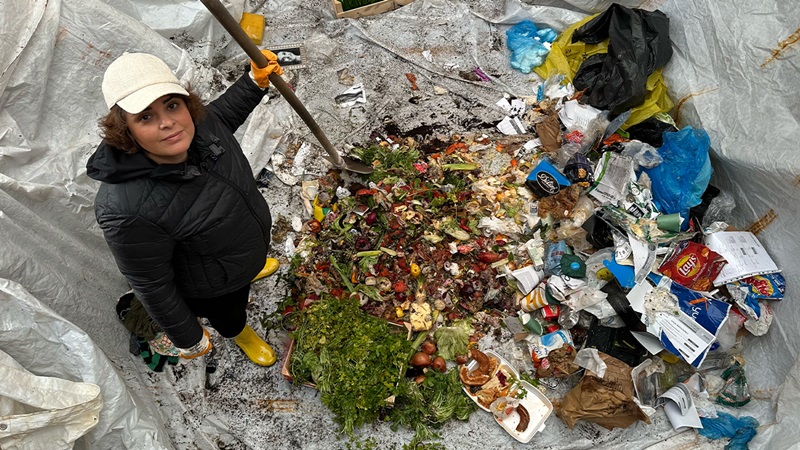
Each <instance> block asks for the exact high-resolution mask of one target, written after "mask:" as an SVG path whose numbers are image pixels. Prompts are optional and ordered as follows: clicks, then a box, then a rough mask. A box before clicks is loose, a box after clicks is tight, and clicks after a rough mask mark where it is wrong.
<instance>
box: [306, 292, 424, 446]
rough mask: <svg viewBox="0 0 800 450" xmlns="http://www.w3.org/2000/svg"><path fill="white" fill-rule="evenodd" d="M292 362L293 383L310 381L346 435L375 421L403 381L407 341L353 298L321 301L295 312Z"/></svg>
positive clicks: (408, 343)
mask: <svg viewBox="0 0 800 450" xmlns="http://www.w3.org/2000/svg"><path fill="white" fill-rule="evenodd" d="M299 315H300V317H299V320H298V327H297V329H296V330H295V331H294V332H293V333H292V337H293V338H294V340H295V343H294V344H295V345H294V349H293V351H292V358H291V373H292V376H293V377H294V380H295V382H297V383H304V382H312V383H314V384H316V388H317V390H318V391H319V392H320V398H321V400H322V403H323V404H324V405H325V406H327V407H328V409H330V410H331V411H332V412H333V413H334V415H335V420H336V421H337V423H338V424H339V425H340V426H341V429H342V431H344V432H345V433H347V434H348V435H351V436H352V434H353V430H354V429H355V428H357V427H360V426H362V425H364V424H366V423H370V422H373V421H375V420H377V419H378V418H379V417H380V415H381V412H382V410H384V408H385V406H386V399H387V398H389V397H390V396H391V395H393V394H394V391H395V386H396V385H397V383H398V381H399V380H400V379H401V378H402V376H403V375H404V372H405V368H406V361H407V359H408V355H409V352H410V346H411V343H410V342H408V341H406V340H405V335H404V334H403V333H397V332H396V331H394V330H392V326H391V325H389V324H388V323H387V322H385V321H383V320H381V319H378V318H375V317H372V316H369V315H367V314H365V313H364V312H363V311H362V310H361V309H360V308H359V305H358V302H357V301H356V300H355V299H348V300H338V299H335V298H330V297H325V298H323V299H322V300H319V301H317V302H315V303H314V304H312V305H311V306H310V307H309V308H307V309H305V310H303V311H301V312H299Z"/></svg>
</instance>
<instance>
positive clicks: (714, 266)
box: [658, 241, 727, 291]
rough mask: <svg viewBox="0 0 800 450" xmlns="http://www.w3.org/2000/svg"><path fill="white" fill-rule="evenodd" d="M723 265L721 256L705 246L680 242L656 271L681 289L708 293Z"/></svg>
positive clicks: (723, 259)
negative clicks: (681, 287)
mask: <svg viewBox="0 0 800 450" xmlns="http://www.w3.org/2000/svg"><path fill="white" fill-rule="evenodd" d="M725 264H727V261H725V258H723V257H722V255H720V254H719V253H717V252H715V251H713V250H711V249H710V248H708V247H706V246H705V245H703V244H698V243H696V242H692V241H681V242H679V243H678V245H677V246H676V247H675V249H674V250H673V251H672V253H671V254H670V255H669V256H668V257H667V258H666V259H665V260H664V263H663V264H661V267H659V269H658V270H659V271H660V272H661V273H662V274H663V275H665V276H667V277H669V278H671V279H672V280H673V281H675V282H676V283H678V284H680V285H681V286H683V287H686V288H689V289H692V290H695V291H708V290H709V288H711V286H712V282H713V281H714V278H716V277H717V275H719V273H720V271H721V270H722V268H723V267H724V266H725Z"/></svg>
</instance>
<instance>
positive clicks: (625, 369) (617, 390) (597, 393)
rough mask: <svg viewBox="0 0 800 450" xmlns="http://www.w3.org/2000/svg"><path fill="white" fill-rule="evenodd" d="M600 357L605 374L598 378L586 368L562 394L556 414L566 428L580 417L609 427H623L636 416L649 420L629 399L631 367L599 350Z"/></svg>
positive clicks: (631, 394) (571, 426)
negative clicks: (579, 377) (570, 388)
mask: <svg viewBox="0 0 800 450" xmlns="http://www.w3.org/2000/svg"><path fill="white" fill-rule="evenodd" d="M600 358H602V360H603V362H605V363H606V373H605V376H604V377H603V378H599V377H598V376H597V375H596V374H595V373H594V372H592V371H591V370H586V372H585V373H584V375H583V378H581V381H579V382H578V384H577V385H575V387H574V388H572V390H571V391H569V392H568V393H567V395H566V396H565V397H564V400H563V401H562V402H561V406H560V407H559V408H557V409H556V415H557V416H558V417H560V418H561V420H563V421H564V423H566V424H567V426H568V427H569V428H570V429H572V428H574V427H575V423H576V422H577V421H578V420H581V419H583V420H586V421H589V422H594V423H596V424H598V425H600V426H602V427H605V428H607V429H609V430H610V429H612V428H614V427H619V428H626V427H627V426H629V425H630V424H632V423H634V422H636V421H637V420H641V421H643V422H645V423H650V418H649V417H647V414H645V413H644V411H642V409H641V408H639V405H637V404H636V402H634V400H633V393H634V389H633V379H632V378H631V367H630V366H629V365H627V364H625V363H624V362H622V361H620V360H618V359H616V358H614V357H613V356H609V355H607V354H605V353H602V352H601V353H600Z"/></svg>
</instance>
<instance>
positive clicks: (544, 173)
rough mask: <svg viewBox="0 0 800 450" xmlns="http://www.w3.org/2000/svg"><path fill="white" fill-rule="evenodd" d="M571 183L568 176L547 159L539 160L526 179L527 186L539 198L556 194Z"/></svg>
mask: <svg viewBox="0 0 800 450" xmlns="http://www.w3.org/2000/svg"><path fill="white" fill-rule="evenodd" d="M570 185H572V183H570V181H569V180H568V179H567V177H565V176H564V175H563V174H562V173H561V172H559V171H558V169H556V168H555V166H553V165H552V164H550V163H549V162H548V161H546V160H542V161H539V164H537V165H536V167H534V168H533V170H532V171H531V173H530V174H528V178H526V179H525V186H527V187H528V189H530V190H531V192H533V195H534V196H535V197H536V198H537V199H539V198H544V197H549V196H551V195H556V194H558V193H559V191H561V189H564V188H566V187H569V186H570Z"/></svg>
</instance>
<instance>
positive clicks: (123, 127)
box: [97, 86, 205, 154]
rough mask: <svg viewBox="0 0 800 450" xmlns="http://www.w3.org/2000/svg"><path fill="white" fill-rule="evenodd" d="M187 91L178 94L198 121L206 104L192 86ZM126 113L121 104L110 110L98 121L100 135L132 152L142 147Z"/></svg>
mask: <svg viewBox="0 0 800 450" xmlns="http://www.w3.org/2000/svg"><path fill="white" fill-rule="evenodd" d="M186 91H187V92H188V93H189V96H188V97H187V96H185V95H178V97H180V98H182V99H183V101H184V102H186V108H187V109H188V110H189V115H191V116H192V121H194V123H197V122H198V121H199V120H200V119H202V118H203V115H205V106H204V105H203V102H202V100H200V96H198V95H197V94H196V93H195V92H194V91H193V90H192V87H191V86H186ZM126 114H128V113H126V112H125V110H123V109H122V108H120V107H119V105H114V106H112V107H111V110H109V111H108V114H106V115H105V116H103V117H102V118H100V120H98V121H97V124H98V125H99V126H100V137H102V138H103V140H105V141H106V143H108V144H109V145H111V146H112V147H115V148H118V149H120V150H122V151H123V152H125V153H128V154H131V153H136V152H138V151H139V150H141V147H139V145H138V144H137V143H136V141H134V140H133V137H131V134H130V132H129V131H128V124H127V122H126V121H125V115H126Z"/></svg>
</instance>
